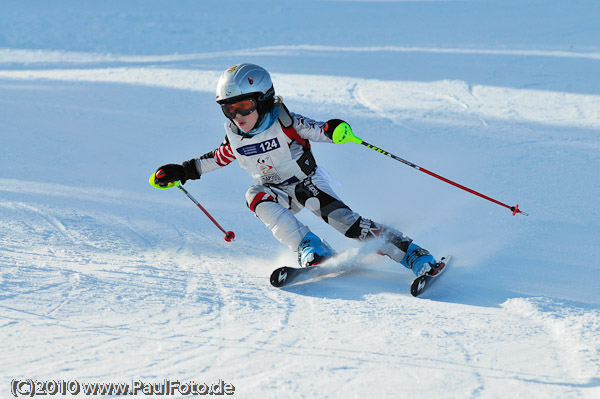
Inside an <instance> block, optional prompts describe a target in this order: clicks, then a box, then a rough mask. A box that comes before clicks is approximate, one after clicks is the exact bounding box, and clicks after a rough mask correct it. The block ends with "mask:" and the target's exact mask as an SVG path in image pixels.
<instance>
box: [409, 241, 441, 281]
mask: <svg viewBox="0 0 600 399" xmlns="http://www.w3.org/2000/svg"><path fill="white" fill-rule="evenodd" d="M400 263H402V264H403V265H404V266H406V267H407V268H409V269H411V270H412V271H413V273H415V275H416V276H417V277H418V276H422V275H424V274H429V275H430V276H435V275H436V274H437V272H438V269H437V267H438V262H437V261H436V260H435V258H434V257H433V256H432V255H431V254H430V253H429V251H427V250H426V249H423V248H421V247H419V246H418V245H416V244H413V243H411V244H410V245H409V246H408V251H406V256H404V259H402V262H400Z"/></svg>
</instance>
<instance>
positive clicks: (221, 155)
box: [213, 143, 235, 166]
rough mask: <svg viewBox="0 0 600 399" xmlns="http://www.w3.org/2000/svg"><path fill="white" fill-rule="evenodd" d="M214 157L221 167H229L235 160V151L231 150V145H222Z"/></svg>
mask: <svg viewBox="0 0 600 399" xmlns="http://www.w3.org/2000/svg"><path fill="white" fill-rule="evenodd" d="M213 156H214V158H215V160H216V161H217V163H218V164H219V165H220V166H225V165H229V164H230V163H231V162H233V161H234V160H235V156H234V155H233V151H232V150H231V145H229V143H228V144H224V145H221V146H220V147H219V148H217V149H216V150H215V151H214V153H213Z"/></svg>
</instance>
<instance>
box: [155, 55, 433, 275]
mask: <svg viewBox="0 0 600 399" xmlns="http://www.w3.org/2000/svg"><path fill="white" fill-rule="evenodd" d="M217 103H218V104H220V105H221V109H222V110H223V113H224V114H225V116H226V117H227V119H228V121H227V122H226V123H225V140H224V141H223V142H222V143H221V145H220V146H219V147H218V148H217V149H215V150H213V151H210V152H208V153H206V154H204V155H202V156H201V157H199V158H195V159H191V160H189V161H185V162H183V164H181V165H179V164H167V165H163V166H161V167H159V168H158V169H157V172H158V171H160V170H162V173H160V174H159V173H156V174H155V176H156V175H160V176H161V177H160V178H159V177H155V180H154V183H155V184H156V185H158V186H162V187H164V186H166V185H168V184H169V183H171V182H175V181H181V184H184V183H185V182H186V181H187V180H195V179H199V178H200V176H202V174H204V173H207V172H210V171H213V170H216V169H219V168H222V167H224V166H226V165H228V164H230V163H231V162H233V161H234V160H236V159H237V161H238V162H239V163H240V166H241V167H242V168H244V169H246V171H247V172H248V173H249V174H250V176H251V177H252V179H253V180H254V185H253V186H251V187H250V188H249V189H248V191H247V193H246V203H247V205H248V208H250V210H251V211H252V212H254V214H255V215H256V216H257V217H258V218H259V219H260V220H261V221H262V222H263V223H264V224H265V225H266V226H267V227H268V228H269V229H271V231H272V232H273V235H274V236H275V238H276V239H277V240H279V241H280V242H282V243H283V244H285V245H287V246H288V247H289V248H290V249H291V250H293V251H296V252H297V253H298V262H299V263H300V266H302V267H306V266H312V265H317V264H319V263H321V262H323V261H324V260H325V259H327V258H329V257H331V256H333V255H334V251H333V250H332V249H331V247H329V246H328V245H327V244H326V243H325V242H323V241H322V240H321V239H320V238H319V237H317V236H316V235H315V234H314V233H312V232H311V231H310V229H309V228H308V227H307V226H305V225H304V224H302V223H301V222H300V221H298V219H297V218H296V217H295V216H294V215H295V214H296V213H297V212H299V211H300V210H301V209H302V208H308V209H309V210H310V211H311V212H313V213H314V214H315V215H317V216H318V217H320V218H322V219H323V220H324V221H325V222H326V223H328V224H329V225H330V226H332V227H333V228H334V229H336V230H337V231H339V232H340V233H342V234H344V235H345V236H347V237H349V238H353V239H356V240H359V241H366V240H370V239H373V238H375V237H380V238H381V239H382V244H381V246H380V248H379V251H378V252H379V253H380V254H382V255H387V256H389V257H390V258H392V259H393V260H395V261H396V262H398V263H401V264H402V265H404V266H405V267H407V268H409V269H411V270H412V271H413V272H414V273H415V275H417V276H419V275H422V274H425V273H430V274H433V273H435V271H436V270H435V267H436V263H437V262H436V260H435V259H434V258H433V256H432V255H431V254H430V253H429V252H428V251H427V250H425V249H423V248H420V247H419V246H417V245H416V244H414V243H413V242H412V239H410V238H408V237H406V236H404V235H403V234H402V233H400V232H399V231H397V230H395V229H393V228H391V227H388V226H384V225H382V224H380V223H377V222H374V221H372V220H370V219H366V218H364V217H362V216H360V215H359V214H358V213H356V212H354V211H352V210H351V209H350V208H349V207H348V206H347V205H346V204H344V202H342V200H341V199H340V198H339V197H338V196H337V195H336V193H335V192H334V191H333V190H332V189H331V187H330V186H329V183H328V181H327V178H326V177H325V175H324V174H323V172H322V170H321V169H320V168H319V167H317V163H316V161H315V158H314V157H313V154H312V152H311V150H310V141H320V142H325V143H333V140H332V137H333V132H334V131H335V130H336V129H350V126H349V125H348V124H347V123H346V122H344V121H342V120H340V119H331V120H328V121H327V122H317V121H314V120H311V119H308V118H306V117H304V116H302V115H299V114H295V113H293V112H289V111H288V109H287V108H286V107H285V105H284V104H283V103H282V100H281V97H279V96H277V97H276V96H275V90H274V88H273V83H272V81H271V77H270V75H269V73H268V72H267V71H266V70H265V69H264V68H262V67H260V66H258V65H254V64H247V63H245V64H239V65H235V66H232V67H231V68H229V69H227V70H226V71H225V72H223V73H222V74H221V77H220V78H219V81H218V83H217Z"/></svg>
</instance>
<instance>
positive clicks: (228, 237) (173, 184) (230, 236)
mask: <svg viewBox="0 0 600 399" xmlns="http://www.w3.org/2000/svg"><path fill="white" fill-rule="evenodd" d="M161 172H162V173H164V172H163V171H162V170H159V171H158V172H156V173H153V174H152V176H150V185H151V186H152V187H155V188H160V189H165V188H172V187H178V188H179V189H180V190H181V191H182V192H183V193H184V194H185V195H187V197H188V198H189V199H191V200H192V202H193V203H194V204H196V206H197V207H198V208H200V210H201V211H202V212H204V214H205V215H206V216H208V218H209V219H210V221H211V222H213V223H214V225H215V226H217V228H218V229H219V230H221V231H222V232H223V233H224V234H225V241H227V242H231V241H232V240H233V239H235V233H234V232H233V231H231V230H230V231H226V230H225V229H224V228H223V227H221V225H220V224H219V223H218V222H217V221H216V220H215V218H213V217H212V216H211V214H210V213H208V211H207V210H206V209H204V207H203V206H202V205H200V203H199V202H198V201H197V200H196V198H194V197H193V196H192V194H190V193H189V192H188V191H187V190H186V189H185V188H183V187H181V182H180V181H175V182H171V183H169V184H167V185H166V186H164V187H163V186H159V185H157V184H155V183H154V177H155V175H156V174H160V173H161Z"/></svg>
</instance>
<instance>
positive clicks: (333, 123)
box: [323, 119, 347, 140]
mask: <svg viewBox="0 0 600 399" xmlns="http://www.w3.org/2000/svg"><path fill="white" fill-rule="evenodd" d="M341 123H347V122H346V121H343V120H341V119H330V120H328V121H327V122H326V123H325V127H324V128H323V133H325V136H327V137H329V138H330V139H332V140H333V131H334V130H335V128H336V127H338V126H339V125H340V124H341Z"/></svg>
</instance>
